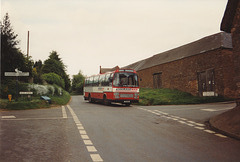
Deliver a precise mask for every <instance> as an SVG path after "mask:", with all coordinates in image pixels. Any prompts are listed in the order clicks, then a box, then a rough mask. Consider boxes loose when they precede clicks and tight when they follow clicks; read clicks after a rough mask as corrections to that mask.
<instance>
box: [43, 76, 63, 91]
mask: <svg viewBox="0 0 240 162" xmlns="http://www.w3.org/2000/svg"><path fill="white" fill-rule="evenodd" d="M42 78H43V79H44V80H45V81H46V82H47V83H48V84H56V85H58V86H60V87H62V88H64V87H65V82H64V80H63V79H62V77H61V76H59V75H57V74H55V73H47V74H43V75H42Z"/></svg>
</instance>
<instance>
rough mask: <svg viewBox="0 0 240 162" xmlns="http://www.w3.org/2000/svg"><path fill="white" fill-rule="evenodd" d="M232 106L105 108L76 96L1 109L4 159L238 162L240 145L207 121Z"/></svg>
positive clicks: (0, 145) (1, 158) (0, 144)
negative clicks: (51, 104) (53, 103)
mask: <svg viewBox="0 0 240 162" xmlns="http://www.w3.org/2000/svg"><path fill="white" fill-rule="evenodd" d="M234 106H235V105H234V103H214V104H201V105H180V106H176V105H173V106H147V107H146V106H136V105H133V106H129V107H125V106H121V105H111V106H105V105H102V104H96V103H95V104H93V103H88V102H87V101H84V100H83V97H82V96H73V97H72V101H71V102H70V103H69V105H65V106H62V107H58V108H51V109H38V110H24V111H1V112H0V113H1V120H0V128H1V129H0V138H1V140H0V161H8V162H10V161H11V162H12V161H34V162H35V161H63V162H75V161H76V162H77V161H78V162H79V161H80V162H81V161H82V162H86V161H106V162H125V161H137V162H148V161H149V162H159V161H211V162H212V161H218V162H219V161H240V151H239V150H240V141H238V140H235V139H232V138H229V137H227V136H225V135H222V134H219V133H217V132H214V131H213V130H210V129H209V128H208V126H207V125H206V123H205V121H207V120H208V119H209V118H210V117H211V116H213V115H217V114H220V113H222V112H224V111H227V110H228V109H231V108H233V107H234Z"/></svg>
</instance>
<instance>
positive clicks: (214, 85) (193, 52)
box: [123, 32, 235, 97]
mask: <svg viewBox="0 0 240 162" xmlns="http://www.w3.org/2000/svg"><path fill="white" fill-rule="evenodd" d="M123 68H132V69H135V70H136V71H137V72H138V75H139V77H140V86H141V87H148V88H170V89H178V90H181V91H185V92H189V93H191V94H193V95H199V96H217V95H222V96H225V97H234V93H235V89H234V83H233V75H234V73H233V71H234V66H233V52H232V38H231V34H228V33H225V32H221V33H217V34H214V35H211V36H208V37H205V38H202V39H200V40H197V41H195V42H192V43H189V44H186V45H183V46H181V47H178V48H175V49H172V50H169V51H166V52H163V53H159V54H156V55H154V56H152V57H149V58H147V59H144V60H141V61H138V62H136V63H133V64H131V65H128V66H126V67H123Z"/></svg>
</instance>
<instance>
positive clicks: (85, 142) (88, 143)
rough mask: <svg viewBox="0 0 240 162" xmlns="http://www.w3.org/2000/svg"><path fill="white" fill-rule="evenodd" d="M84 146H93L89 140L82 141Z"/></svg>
mask: <svg viewBox="0 0 240 162" xmlns="http://www.w3.org/2000/svg"><path fill="white" fill-rule="evenodd" d="M83 142H84V144H85V145H93V143H92V141H91V140H83Z"/></svg>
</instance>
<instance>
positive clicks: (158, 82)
mask: <svg viewBox="0 0 240 162" xmlns="http://www.w3.org/2000/svg"><path fill="white" fill-rule="evenodd" d="M153 88H155V89H159V88H162V73H154V74H153Z"/></svg>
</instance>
